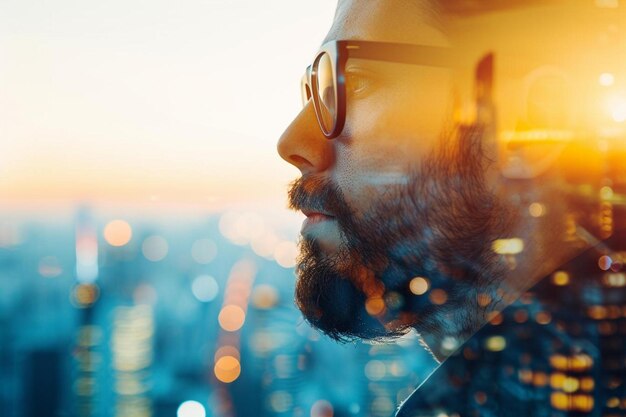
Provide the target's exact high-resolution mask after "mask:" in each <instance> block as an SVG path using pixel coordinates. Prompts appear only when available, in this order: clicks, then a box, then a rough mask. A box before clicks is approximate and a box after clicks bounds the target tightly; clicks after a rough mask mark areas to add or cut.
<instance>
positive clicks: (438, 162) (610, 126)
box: [278, 0, 626, 416]
mask: <svg viewBox="0 0 626 417" xmlns="http://www.w3.org/2000/svg"><path fill="white" fill-rule="evenodd" d="M608 3H611V4H608ZM616 4H617V6H615V4H613V2H596V3H595V4H592V2H583V1H574V2H565V1H549V2H548V1H525V2H522V1H511V2H499V1H495V0H494V1H491V0H486V1H481V2H473V1H463V0H448V1H444V0H442V1H434V0H393V1H390V0H368V1H358V0H340V1H339V4H338V7H337V12H336V15H335V19H334V22H333V25H332V27H331V29H330V31H329V33H328V35H327V37H326V39H325V40H324V42H323V43H322V47H321V48H320V51H319V53H318V54H317V55H316V56H315V58H314V60H313V61H312V63H311V65H310V66H309V67H308V68H307V70H306V73H305V75H304V77H303V80H302V93H303V98H304V103H305V104H304V108H303V109H302V111H301V112H300V113H299V114H298V116H297V117H296V118H295V119H294V121H293V122H292V124H291V125H290V126H289V127H288V128H287V130H286V131H285V133H284V134H283V135H282V137H281V138H280V141H279V143H278V151H279V154H280V155H281V157H282V158H283V159H285V160H286V161H287V162H289V163H291V164H293V165H294V166H296V167H297V168H298V169H299V170H300V171H301V173H302V176H301V178H299V179H298V180H297V181H295V182H294V184H293V186H292V188H291V190H290V192H289V201H290V206H291V207H292V208H293V209H295V210H300V211H302V213H303V214H304V215H305V216H306V220H305V221H304V224H303V227H302V232H301V233H302V239H301V244H300V248H301V255H300V259H299V264H298V267H297V275H298V278H297V283H296V294H295V296H296V304H297V305H298V307H299V308H300V310H301V311H302V313H303V315H304V317H305V318H306V319H307V320H308V321H309V322H310V323H311V324H312V325H313V326H315V327H317V328H318V329H320V330H321V331H322V332H324V333H325V334H327V335H328V336H330V337H332V338H334V339H337V340H353V339H356V338H360V339H367V340H377V341H384V340H386V339H392V338H394V337H397V336H399V335H402V334H404V333H406V332H407V331H408V330H410V329H415V330H416V331H417V332H418V334H419V335H420V337H421V338H422V340H423V342H424V345H425V346H426V347H427V349H429V350H430V351H431V352H432V354H433V356H434V357H435V358H436V359H437V360H438V361H439V362H441V363H442V365H441V366H440V367H439V368H438V369H437V370H436V371H435V373H434V374H433V375H432V376H431V377H430V378H429V379H428V380H427V381H426V382H425V383H424V384H422V386H421V387H419V388H418V390H416V392H415V393H414V394H413V395H411V397H410V398H409V399H408V400H407V401H406V402H405V403H404V405H403V407H402V408H401V410H400V411H399V415H402V416H429V415H432V416H437V415H459V416H465V415H507V416H508V415H511V416H520V415H533V416H534V415H559V416H561V415H569V413H573V414H576V413H597V415H600V414H599V413H603V412H605V411H607V410H609V411H610V408H611V407H610V406H614V405H615V404H618V406H621V405H623V404H622V402H620V401H622V400H617V403H616V402H615V401H613V400H611V399H613V398H626V397H625V396H624V394H626V391H624V390H625V389H626V388H624V387H625V386H626V383H624V382H622V379H624V377H625V374H626V370H625V367H626V365H625V363H626V362H625V361H624V359H626V357H625V354H626V348H624V345H626V344H625V343H624V332H625V331H626V326H625V325H624V319H623V318H624V317H625V316H626V314H623V312H626V308H624V307H626V305H625V303H626V294H625V291H624V288H625V286H626V276H625V275H624V273H623V272H621V264H622V262H623V259H624V258H626V256H625V253H624V252H623V251H624V249H625V248H626V243H625V241H626V234H625V229H626V222H625V221H624V220H625V218H624V211H623V204H624V202H625V199H624V197H623V196H622V195H621V194H620V192H622V191H624V190H625V189H626V171H625V169H624V168H623V164H621V163H620V162H619V161H620V159H621V157H622V156H626V154H625V153H624V149H623V148H624V145H623V143H624V141H625V137H626V134H625V133H624V132H625V130H624V126H623V123H624V121H626V115H623V117H622V116H620V114H621V113H620V107H619V103H620V101H619V96H618V98H613V101H612V102H610V100H609V108H608V109H602V108H601V106H600V102H601V99H602V98H603V97H604V96H607V97H609V98H610V93H612V92H613V91H611V92H609V90H607V89H611V88H612V86H613V83H614V81H615V80H614V78H613V81H611V77H614V75H613V73H614V72H615V71H616V70H622V71H623V70H625V69H626V68H624V66H625V65H624V64H620V63H619V62H618V61H616V60H615V59H614V57H615V53H616V50H617V49H618V48H619V46H620V45H622V43H623V39H622V38H623V37H622V38H620V37H619V36H620V35H618V34H620V33H622V32H620V30H623V29H626V17H625V15H626V14H625V13H623V10H619V4H618V3H616ZM613 6H615V7H613ZM583 17H584V18H585V20H584V23H581V22H580V21H579V20H577V19H578V18H583ZM573 22H577V23H576V24H575V25H574V23H573ZM620 39H621V40H620ZM620 42H621V43H620ZM583 59H584V61H585V62H587V64H586V65H580V62H582V61H583ZM616 91H617V90H616ZM616 94H617V93H616ZM625 100H626V97H625V98H622V101H621V103H622V104H623V103H625V102H626V101H625ZM610 103H613V104H610ZM616 103H617V104H616ZM611 106H612V107H611ZM624 108H626V105H624ZM622 110H623V109H622ZM624 114H626V113H624ZM622 160H623V159H622ZM542 278H545V279H542ZM607 320H608V321H607ZM611 320H612V321H611ZM620 326H621V327H620ZM620 332H621V333H620ZM607 346H611V347H610V348H608V347H607ZM620 346H621V347H620ZM616 364H617V365H616ZM611 378H613V379H611ZM607 380H610V381H609V382H606V381H607ZM607 387H612V388H607ZM609 400H611V401H609ZM607 404H608V405H607ZM577 415H578V414H577Z"/></svg>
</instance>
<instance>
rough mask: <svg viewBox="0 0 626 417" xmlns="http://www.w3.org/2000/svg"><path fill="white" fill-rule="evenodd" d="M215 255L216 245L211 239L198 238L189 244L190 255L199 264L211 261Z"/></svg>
mask: <svg viewBox="0 0 626 417" xmlns="http://www.w3.org/2000/svg"><path fill="white" fill-rule="evenodd" d="M216 255H217V245H216V244H215V242H213V241H212V240H211V239H198V240H196V241H195V242H194V243H193V245H192V246H191V257H192V258H193V260H194V261H196V262H197V263H199V264H202V265H206V264H208V263H211V261H212V260H213V259H215V256H216Z"/></svg>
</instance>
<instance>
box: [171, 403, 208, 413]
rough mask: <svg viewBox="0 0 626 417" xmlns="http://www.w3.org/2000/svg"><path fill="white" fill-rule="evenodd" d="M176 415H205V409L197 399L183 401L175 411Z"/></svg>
mask: <svg viewBox="0 0 626 417" xmlns="http://www.w3.org/2000/svg"><path fill="white" fill-rule="evenodd" d="M176 416H177V417H205V416H206V410H205V409H204V406H203V405H202V404H200V403H199V402H198V401H185V402H184V403H182V404H181V405H180V406H178V410H177V411H176Z"/></svg>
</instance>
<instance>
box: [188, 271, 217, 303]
mask: <svg viewBox="0 0 626 417" xmlns="http://www.w3.org/2000/svg"><path fill="white" fill-rule="evenodd" d="M191 292H193V296H194V297H196V299H197V300H198V301H202V302H203V303H208V302H209V301H213V300H214V299H215V297H216V296H217V293H218V292H219V286H218V285H217V281H216V280H215V278H213V277H212V276H210V275H200V276H198V277H196V279H194V280H193V282H192V283H191Z"/></svg>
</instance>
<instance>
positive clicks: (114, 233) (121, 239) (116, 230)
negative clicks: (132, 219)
mask: <svg viewBox="0 0 626 417" xmlns="http://www.w3.org/2000/svg"><path fill="white" fill-rule="evenodd" d="M132 237H133V230H132V228H131V227H130V224H128V222H125V221H124V220H113V221H110V222H109V223H107V225H106V226H105V227H104V240H106V242H107V243H108V244H109V245H111V246H124V245H126V244H127V243H128V242H130V239H131V238H132Z"/></svg>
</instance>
